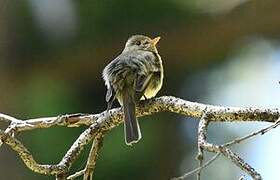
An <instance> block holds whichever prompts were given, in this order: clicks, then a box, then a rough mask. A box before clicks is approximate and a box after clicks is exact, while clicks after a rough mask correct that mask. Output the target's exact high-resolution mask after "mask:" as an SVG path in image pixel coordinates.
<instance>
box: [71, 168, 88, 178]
mask: <svg viewBox="0 0 280 180" xmlns="http://www.w3.org/2000/svg"><path fill="white" fill-rule="evenodd" d="M84 173H85V169H82V170H81V171H78V172H75V173H74V174H72V175H70V176H68V177H67V180H73V179H75V178H77V177H79V176H82V175H83V174H84Z"/></svg>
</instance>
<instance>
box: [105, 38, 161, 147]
mask: <svg viewBox="0 0 280 180" xmlns="http://www.w3.org/2000/svg"><path fill="white" fill-rule="evenodd" d="M159 40H160V37H156V38H153V39H152V38H150V37H148V36H145V35H133V36H131V37H130V38H129V39H128V40H127V42H126V44H125V47H124V49H123V51H122V52H121V54H120V55H118V56H117V57H116V58H115V59H114V60H113V61H111V62H110V63H109V64H108V65H107V66H106V67H105V68H104V69H103V72H102V77H103V80H104V82H105V86H106V87H107V92H106V96H105V99H106V102H107V111H109V110H110V109H111V107H112V104H113V102H114V100H115V99H116V98H117V100H118V102H119V104H120V105H121V106H122V109H123V113H124V133H125V143H126V144H127V145H132V144H134V143H137V142H138V141H139V140H140V139H141V137H142V135H141V130H140V126H139V123H138V120H137V118H136V112H135V111H136V105H137V104H138V103H139V101H140V100H146V99H150V98H152V97H154V96H156V94H157V93H158V92H159V90H160V89H161V88H162V84H163V77H164V71H163V64H162V60H161V57H160V55H159V53H158V50H157V47H156V45H157V44H158V42H159Z"/></svg>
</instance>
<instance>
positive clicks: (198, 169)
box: [171, 153, 221, 180]
mask: <svg viewBox="0 0 280 180" xmlns="http://www.w3.org/2000/svg"><path fill="white" fill-rule="evenodd" d="M220 155H221V153H217V154H216V155H215V156H213V157H212V158H211V159H210V160H208V161H206V163H205V164H203V165H202V166H200V167H198V168H196V169H194V170H192V171H190V172H188V173H186V174H184V175H182V176H180V177H176V178H172V179H171V180H181V179H185V178H187V177H189V176H191V175H193V174H194V173H197V172H199V171H201V170H202V169H204V168H205V167H207V166H209V165H210V164H211V163H212V162H214V161H215V160H216V159H217V158H218V157H219V156H220Z"/></svg>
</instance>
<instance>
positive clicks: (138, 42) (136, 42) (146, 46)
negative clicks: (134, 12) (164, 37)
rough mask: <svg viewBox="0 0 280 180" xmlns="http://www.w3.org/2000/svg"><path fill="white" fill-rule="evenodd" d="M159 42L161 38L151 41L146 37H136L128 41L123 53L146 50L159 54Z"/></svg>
mask: <svg viewBox="0 0 280 180" xmlns="http://www.w3.org/2000/svg"><path fill="white" fill-rule="evenodd" d="M159 40H160V37H156V38H154V39H151V38H149V37H147V36H144V35H134V36H131V37H130V38H129V39H128V40H127V42H126V44H125V48H124V50H123V52H127V51H135V50H144V51H151V52H155V53H157V48H156V44H157V43H158V42H159Z"/></svg>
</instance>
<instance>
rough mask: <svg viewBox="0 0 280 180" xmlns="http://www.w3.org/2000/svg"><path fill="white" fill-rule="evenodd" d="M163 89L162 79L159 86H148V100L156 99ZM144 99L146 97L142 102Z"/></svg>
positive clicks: (145, 93) (146, 91)
mask: <svg viewBox="0 0 280 180" xmlns="http://www.w3.org/2000/svg"><path fill="white" fill-rule="evenodd" d="M161 87H162V79H161V80H160V82H159V83H158V85H157V86H156V87H155V86H152V85H148V87H147V89H146V90H145V92H144V95H145V97H146V98H148V99H150V98H152V97H155V96H156V94H157V93H158V92H159V90H160V89H161ZM143 99H144V97H142V98H141V100H143Z"/></svg>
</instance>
